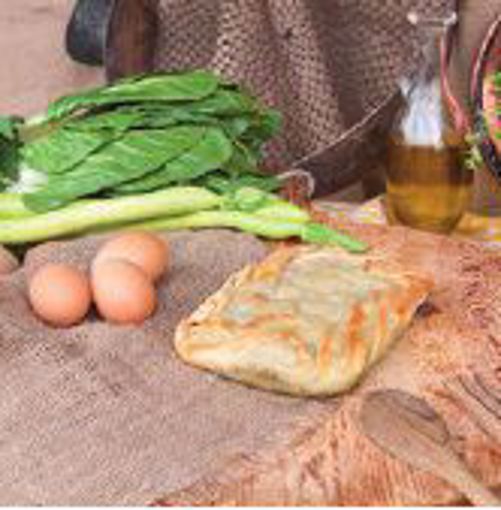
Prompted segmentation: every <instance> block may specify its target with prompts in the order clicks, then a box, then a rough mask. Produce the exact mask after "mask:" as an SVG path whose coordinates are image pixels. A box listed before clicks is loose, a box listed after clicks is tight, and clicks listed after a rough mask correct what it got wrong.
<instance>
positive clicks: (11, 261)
mask: <svg viewBox="0 0 501 510" xmlns="http://www.w3.org/2000/svg"><path fill="white" fill-rule="evenodd" d="M18 267H19V262H18V261H17V259H16V257H14V255H12V253H11V252H10V251H8V250H6V249H5V248H4V247H3V246H0V275H2V274H9V273H12V272H13V271H15V270H16V269H17V268H18Z"/></svg>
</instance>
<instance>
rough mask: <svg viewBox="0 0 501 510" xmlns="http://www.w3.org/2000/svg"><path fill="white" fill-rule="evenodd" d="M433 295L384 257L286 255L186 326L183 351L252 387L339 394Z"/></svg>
mask: <svg viewBox="0 0 501 510" xmlns="http://www.w3.org/2000/svg"><path fill="white" fill-rule="evenodd" d="M431 287H432V283H431V281H430V280H429V279H428V277H426V276H424V275H420V274H416V273H412V272H409V271H407V270H405V269H404V268H402V267H400V266H398V265H396V264H394V263H391V262H388V261H385V260H383V259H381V258H377V257H376V256H374V255H363V256H361V255H350V254H347V253H345V252H343V251H341V250H337V249H333V248H325V247H324V248H321V247H311V246H310V247H305V246H293V247H286V248H280V249H278V250H276V251H275V252H273V253H272V254H271V255H269V256H268V257H267V258H266V259H265V260H264V261H263V262H260V263H258V264H255V265H251V266H248V267H246V268H245V269H243V270H242V271H240V272H239V273H237V274H236V275H234V276H233V277H231V278H230V279H229V280H228V281H227V283H226V284H225V285H224V286H223V287H222V288H221V289H220V290H219V291H218V292H217V293H216V294H214V295H212V296H211V297H210V298H209V299H207V301H206V302H205V303H204V304H203V305H202V306H201V307H200V308H199V309H198V310H197V311H196V312H195V313H193V315H192V316H191V317H189V318H188V319H187V320H185V321H183V322H182V323H181V324H180V325H179V327H178V329H177V331H176V335H175V339H174V341H175V347H176V350H177V352H178V354H179V356H180V357H181V358H182V359H183V360H185V361H186V362H188V363H190V364H192V365H196V366H198V367H201V368H205V369H208V370H211V371H214V372H216V373H218V374H221V375H224V376H226V377H229V378H232V379H235V380H238V381H241V382H243V383H247V384H249V385H253V386H257V387H260V388H265V389H269V390H275V391H280V392H284V393H290V394H293V395H333V394H336V393H339V392H341V391H344V390H347V389H349V388H350V387H352V386H353V385H354V384H355V383H357V382H358V381H359V380H360V378H361V376H362V375H363V374H364V373H365V372H366V371H367V370H368V368H369V367H371V366H372V365H373V364H374V363H375V362H376V361H377V360H379V359H380V358H381V357H382V356H383V355H384V354H385V352H386V351H387V350H388V349H389V347H390V346H391V345H392V344H393V343H394V342H395V340H396V339H397V338H398V337H399V336H400V335H401V334H402V332H403V331H404V330H405V329H406V327H407V326H408V324H409V323H410V321H411V319H412V318H413V315H414V313H415V311H416V309H417V308H418V306H419V305H420V304H421V303H422V302H423V301H424V300H425V299H426V297H427V295H428V293H429V291H430V290H431Z"/></svg>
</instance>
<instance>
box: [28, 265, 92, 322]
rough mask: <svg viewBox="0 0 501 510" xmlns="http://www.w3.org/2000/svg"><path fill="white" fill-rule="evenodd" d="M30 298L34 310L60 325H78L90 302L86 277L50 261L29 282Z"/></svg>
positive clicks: (72, 269) (43, 318) (41, 316)
mask: <svg viewBox="0 0 501 510" xmlns="http://www.w3.org/2000/svg"><path fill="white" fill-rule="evenodd" d="M28 294H29V300H30V303H31V306H32V308H33V310H34V311H35V313H36V314H37V315H38V316H39V317H40V318H41V319H42V320H43V321H45V322H47V323H49V324H51V325H53V326H58V327H69V326H73V325H75V324H78V323H79V322H80V321H81V320H82V319H83V318H84V317H85V315H86V314H87V312H88V311H89V308H90V305H91V289H90V283H89V279H88V278H87V276H86V275H85V274H84V273H82V272H81V271H79V270H78V269H76V268H74V267H71V266H67V265H64V264H47V265H45V266H43V267H42V268H41V269H39V270H38V271H37V272H36V273H35V274H34V275H33V277H32V278H31V280H30V282H29V291H28Z"/></svg>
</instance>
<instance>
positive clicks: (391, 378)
mask: <svg viewBox="0 0 501 510" xmlns="http://www.w3.org/2000/svg"><path fill="white" fill-rule="evenodd" d="M344 226H345V227H346V228H347V229H348V230H350V231H351V232H353V233H355V234H357V235H359V236H360V237H362V238H364V239H366V240H367V241H369V242H370V243H371V244H372V245H373V246H374V247H375V249H377V250H378V251H379V252H380V253H384V254H385V255H388V256H389V257H394V258H396V259H399V260H402V261H405V262H406V263H408V264H409V265H411V266H413V267H415V268H418V269H422V270H425V271H427V272H429V274H431V275H432V276H433V277H434V279H435V281H436V289H435V291H434V293H433V295H432V296H431V299H430V300H429V303H428V304H427V305H426V306H425V307H423V309H422V310H421V311H420V313H419V315H418V316H417V317H416V319H415V321H414V323H413V324H412V326H411V328H410V329H409V330H408V331H407V333H406V334H405V335H404V337H403V338H402V339H401V340H400V342H399V343H398V344H397V346H396V348H395V349H393V350H392V351H391V352H390V353H389V355H388V356H387V357H386V359H384V360H383V361H382V362H381V363H380V364H379V365H378V366H377V367H376V368H375V369H374V370H373V371H372V373H370V375H369V376H368V377H367V378H366V380H365V381H363V383H362V384H361V385H360V386H359V387H358V388H357V389H356V390H355V391H353V392H351V393H350V394H347V395H345V396H343V397H341V398H339V399H338V402H339V407H338V409H337V410H335V411H333V410H332V409H331V410H330V411H327V412H326V413H325V414H323V412H322V413H319V414H317V415H316V416H315V415H311V416H304V417H303V419H302V421H301V423H300V424H298V425H297V426H296V427H293V428H291V429H289V430H282V431H281V438H280V440H277V441H276V443H275V445H271V446H270V445H268V446H267V447H266V448H265V449H260V450H257V451H255V452H254V453H253V454H252V455H249V454H246V455H243V454H242V455H241V456H236V457H234V458H232V459H231V460H228V459H222V460H221V464H220V466H219V468H218V469H217V470H216V471H214V472H213V473H212V474H211V475H210V476H208V477H206V478H205V479H203V480H200V481H198V482H197V483H195V484H193V485H192V486H190V487H186V488H185V489H184V490H182V491H179V492H176V493H171V494H167V495H165V497H163V498H162V499H161V500H160V501H159V503H164V504H187V503H188V504H200V503H202V504H208V503H218V504H238V505H240V504H252V505H261V504H266V505H272V504H281V505H310V504H321V505H322V504H328V505H430V504H433V505H441V504H451V503H454V502H457V501H459V500H460V495H459V494H458V493H457V492H456V491H455V490H454V489H453V488H452V487H450V486H448V485H447V484H445V483H444V482H442V481H441V480H439V479H437V478H435V477H433V476H431V475H428V474H425V473H423V472H420V471H417V470H415V469H413V468H411V467H409V466H408V465H406V464H403V463H402V462H400V461H397V460H394V459H392V458H390V457H389V456H388V455H386V454H385V453H383V452H382V451H381V450H380V449H378V447H377V446H375V445H374V444H373V443H371V442H370V441H369V440H368V439H367V438H366V437H364V435H363V434H362V432H361V427H360V425H359V421H358V413H359V408H360V403H361V401H362V398H363V396H364V395H365V394H366V393H367V392H369V391H372V390H375V389H382V388H400V389H403V390H406V391H408V392H410V393H413V394H415V395H418V396H421V397H424V398H426V399H427V401H428V402H429V403H430V404H432V405H433V407H434V408H435V409H436V410H437V411H438V412H439V413H441V414H442V415H443V417H444V419H445V421H446V423H447V426H448V428H449V429H450V432H451V434H452V437H453V442H454V446H455V449H456V450H457V452H458V453H459V454H460V455H461V457H462V458H463V459H464V460H465V462H466V463H467V465H468V466H469V467H470V468H471V470H472V471H473V472H474V473H475V474H476V475H478V476H479V478H480V479H481V480H482V481H483V482H484V483H485V484H486V485H489V486H491V487H496V486H500V485H501V437H498V438H493V437H490V436H489V435H487V434H486V433H485V432H483V430H482V428H480V427H479V425H478V421H477V419H476V417H475V416H474V415H472V414H469V413H467V412H465V409H464V407H463V406H462V404H461V402H459V401H457V400H455V399H454V398H453V397H452V395H451V394H450V393H449V392H448V390H447V389H446V388H445V387H444V383H445V382H446V381H447V380H450V379H451V378H454V377H455V376H457V375H459V374H470V373H472V372H477V373H479V374H481V375H482V376H483V377H485V378H486V380H488V381H489V384H490V386H491V389H493V390H494V391H495V392H496V393H497V394H498V395H501V257H500V255H499V253H495V252H494V251H488V250H486V249H484V248H482V247H481V246H480V245H478V244H475V243H471V242H464V241H459V240H455V239H451V238H447V237H443V236H435V235H431V234H426V233H418V232H414V231H411V230H408V229H404V228H399V227H396V228H388V227H374V226H371V227H369V226H354V225H349V224H348V225H344ZM324 411H325V410H324ZM321 414H323V416H321ZM388 426H391V423H389V424H388Z"/></svg>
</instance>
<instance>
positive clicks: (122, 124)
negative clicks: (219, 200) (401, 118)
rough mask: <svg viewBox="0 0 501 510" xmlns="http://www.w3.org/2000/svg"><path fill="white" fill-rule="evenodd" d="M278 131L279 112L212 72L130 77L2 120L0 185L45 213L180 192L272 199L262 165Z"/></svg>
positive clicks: (273, 182)
mask: <svg viewBox="0 0 501 510" xmlns="http://www.w3.org/2000/svg"><path fill="white" fill-rule="evenodd" d="M279 127H280V116H279V114H278V112H276V111H274V110H272V109H269V108H266V107H265V106H264V105H262V104H261V103H260V102H259V101H258V100H257V99H256V98H254V97H253V96H251V95H250V94H248V93H246V92H245V91H244V90H243V89H241V88H240V87H238V86H236V85H233V84H228V83H226V82H224V81H223V80H221V79H220V78H218V77H217V76H216V75H215V74H213V73H211V72H208V71H193V72H189V73H183V74H155V75H149V76H140V77H133V78H127V79H124V80H122V81H120V82H117V83H115V84H113V85H110V86H104V87H100V88H97V89H93V90H89V91H85V92H83V93H78V94H74V95H69V96H65V97H62V98H61V99H59V100H57V101H55V102H54V103H52V104H51V105H50V106H49V107H48V109H47V112H46V113H45V114H44V115H43V116H39V117H36V118H34V119H30V120H28V121H27V122H25V123H22V122H21V121H20V120H19V119H12V118H6V119H2V120H0V186H1V187H3V189H5V188H9V190H10V191H14V192H18V193H22V194H23V201H24V204H25V205H26V207H27V208H28V209H30V210H32V211H34V212H37V213H43V212H47V211H50V210H54V209H58V208H61V207H63V206H66V205H69V204H71V203H73V202H75V201H76V200H78V199H80V198H84V197H92V198H94V197H106V196H108V197H110V196H123V195H132V194H138V193H147V192H152V191H156V190H159V189H163V188H166V187H169V186H174V185H184V186H186V185H193V184H195V185H199V184H203V185H205V184H209V185H210V183H211V182H212V183H215V185H218V184H219V185H221V183H223V185H224V186H226V187H231V186H232V183H238V182H239V181H241V180H242V179H244V181H246V180H247V181H248V180H251V181H252V184H253V186H256V187H262V188H263V189H266V190H273V189H277V187H278V181H277V179H275V178H273V177H265V176H263V175H261V174H260V171H259V162H260V159H261V157H262V154H263V147H264V145H265V143H266V142H267V141H268V140H269V139H270V138H271V137H272V136H273V135H274V134H275V133H276V132H277V130H278V129H279Z"/></svg>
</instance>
